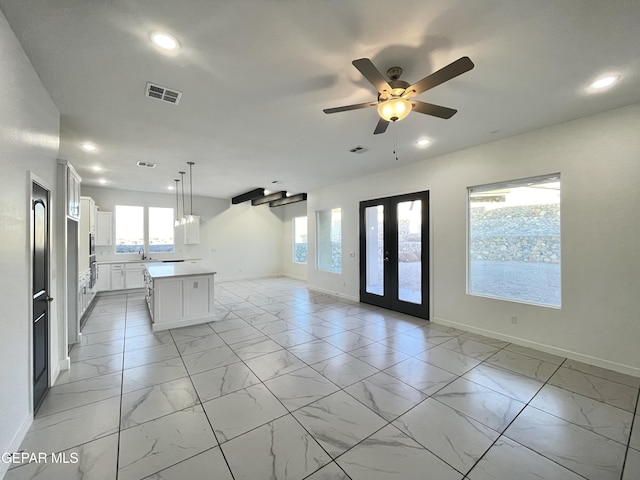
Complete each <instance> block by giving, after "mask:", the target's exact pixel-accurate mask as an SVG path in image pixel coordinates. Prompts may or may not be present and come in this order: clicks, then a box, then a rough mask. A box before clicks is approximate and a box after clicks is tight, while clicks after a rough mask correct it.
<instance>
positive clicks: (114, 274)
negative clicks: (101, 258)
mask: <svg viewBox="0 0 640 480" xmlns="http://www.w3.org/2000/svg"><path fill="white" fill-rule="evenodd" d="M124 285H125V283H124V265H123V264H122V263H114V264H113V265H111V290H124Z"/></svg>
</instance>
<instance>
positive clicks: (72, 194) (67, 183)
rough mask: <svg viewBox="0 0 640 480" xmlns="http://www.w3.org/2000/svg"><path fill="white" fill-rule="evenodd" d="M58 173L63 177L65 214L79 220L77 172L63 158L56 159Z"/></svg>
mask: <svg viewBox="0 0 640 480" xmlns="http://www.w3.org/2000/svg"><path fill="white" fill-rule="evenodd" d="M58 164H59V168H60V173H61V175H62V177H63V179H64V196H63V198H64V199H65V214H66V216H67V217H68V218H71V219H73V220H76V221H77V220H80V182H81V181H82V180H81V178H80V175H78V172H76V171H75V169H74V168H73V167H72V166H71V164H70V163H69V162H67V161H64V160H59V161H58Z"/></svg>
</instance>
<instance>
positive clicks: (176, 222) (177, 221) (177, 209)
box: [173, 178, 180, 227]
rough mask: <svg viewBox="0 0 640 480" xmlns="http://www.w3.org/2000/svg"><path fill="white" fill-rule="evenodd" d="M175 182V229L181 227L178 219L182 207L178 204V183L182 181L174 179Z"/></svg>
mask: <svg viewBox="0 0 640 480" xmlns="http://www.w3.org/2000/svg"><path fill="white" fill-rule="evenodd" d="M173 181H174V182H176V221H175V222H174V224H173V226H174V227H179V226H180V218H178V214H179V213H180V205H179V203H178V182H179V181H180V180H178V179H177V178H174V179H173Z"/></svg>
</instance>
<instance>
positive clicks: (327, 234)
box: [316, 208, 342, 273]
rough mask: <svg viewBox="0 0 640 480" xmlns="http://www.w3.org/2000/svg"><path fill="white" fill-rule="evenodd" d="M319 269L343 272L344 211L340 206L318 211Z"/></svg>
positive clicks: (317, 249)
mask: <svg viewBox="0 0 640 480" xmlns="http://www.w3.org/2000/svg"><path fill="white" fill-rule="evenodd" d="M316 227H317V228H316V233H317V236H316V239H317V248H316V252H317V266H318V270H324V271H327V272H334V273H341V272H342V211H341V210H340V209H339V208H334V209H332V210H322V211H318V212H316Z"/></svg>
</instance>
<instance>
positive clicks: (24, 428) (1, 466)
mask: <svg viewBox="0 0 640 480" xmlns="http://www.w3.org/2000/svg"><path fill="white" fill-rule="evenodd" d="M32 424H33V413H30V414H29V415H27V416H26V417H25V419H24V421H23V422H22V425H20V428H19V429H18V432H17V433H16V434H15V436H14V437H13V440H12V442H11V444H10V445H9V448H7V452H6V453H13V452H17V451H18V450H19V449H20V445H21V444H22V441H23V440H24V437H26V436H27V432H28V431H29V429H30V428H31V425H32ZM10 466H11V464H10V463H5V462H0V478H4V476H5V474H6V473H7V472H8V471H9V467H10Z"/></svg>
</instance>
